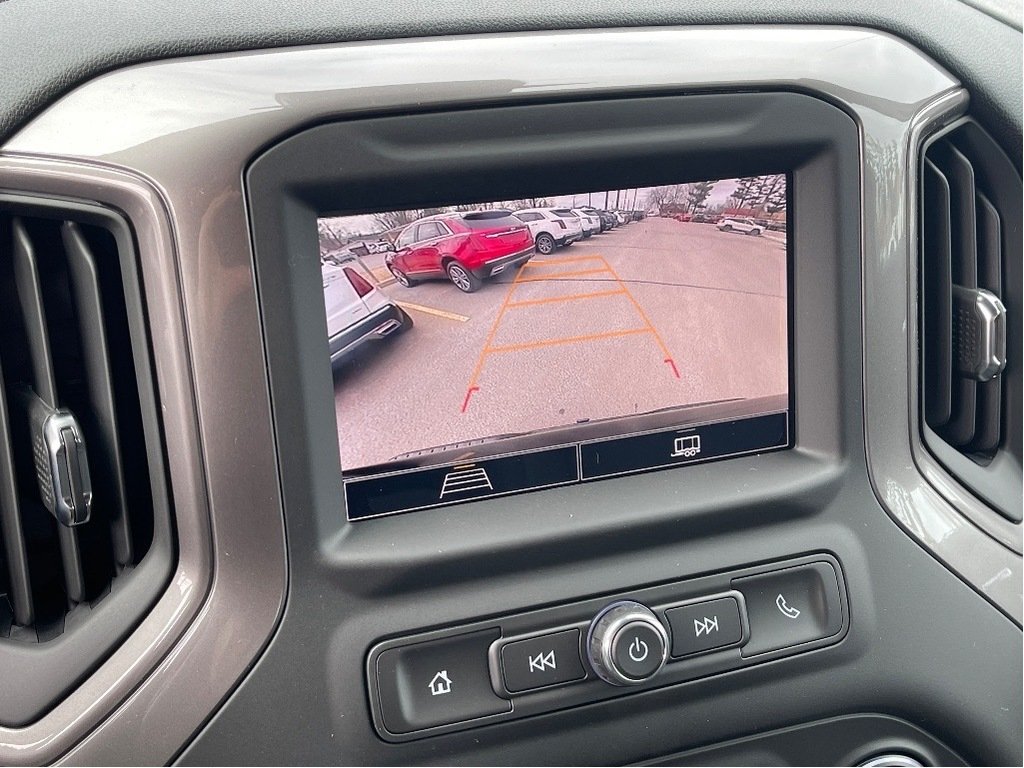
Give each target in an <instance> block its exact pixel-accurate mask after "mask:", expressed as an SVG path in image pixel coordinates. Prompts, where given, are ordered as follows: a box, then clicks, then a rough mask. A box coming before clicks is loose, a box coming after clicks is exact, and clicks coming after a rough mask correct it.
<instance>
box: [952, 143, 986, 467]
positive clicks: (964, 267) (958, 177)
mask: <svg viewBox="0 0 1024 768" xmlns="http://www.w3.org/2000/svg"><path fill="white" fill-rule="evenodd" d="M943 150H944V154H945V155H946V162H947V172H948V178H949V191H950V223H951V225H952V232H951V236H952V237H951V239H952V244H953V253H954V254H955V258H953V259H952V260H951V271H952V276H953V283H954V284H955V285H959V286H963V287H964V288H977V287H978V231H977V227H978V215H977V212H976V210H975V207H974V202H975V187H974V168H973V167H972V166H971V162H970V161H969V160H968V159H967V158H966V157H965V156H964V154H963V153H962V152H960V150H958V149H956V148H955V147H954V146H952V145H951V144H946V145H945V146H944V147H943ZM954 320H956V319H954ZM954 327H955V328H960V327H962V323H960V322H954ZM967 343H968V340H967V339H963V338H960V337H959V335H957V334H954V337H953V345H954V357H956V356H957V355H958V346H959V345H962V344H967ZM977 400H978V385H977V382H976V381H974V379H968V378H964V377H957V379H956V381H955V382H954V383H953V409H952V414H951V415H950V419H949V423H947V424H946V426H945V429H944V430H943V434H944V435H945V436H946V439H947V440H949V442H950V443H952V444H953V445H955V446H957V447H964V446H967V445H968V444H969V443H970V442H971V441H972V440H973V439H974V432H975V424H976V420H977V405H978V402H977Z"/></svg>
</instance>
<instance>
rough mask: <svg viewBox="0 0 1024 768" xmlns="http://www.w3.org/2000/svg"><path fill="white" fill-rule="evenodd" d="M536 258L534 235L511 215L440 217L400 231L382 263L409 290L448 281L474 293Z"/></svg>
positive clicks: (488, 213) (485, 213)
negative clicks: (426, 282)
mask: <svg viewBox="0 0 1024 768" xmlns="http://www.w3.org/2000/svg"><path fill="white" fill-rule="evenodd" d="M531 256H533V235H531V234H530V230H529V229H527V227H526V226H525V225H524V224H523V223H522V222H521V221H519V220H518V219H516V218H513V217H512V214H511V211H505V210H494V211H470V212H468V213H441V214H437V215H436V216H428V217H427V218H425V219H420V220H419V221H414V222H413V223H412V224H410V225H409V226H407V227H406V228H405V229H403V230H402V233H401V234H400V235H399V236H398V239H397V240H396V241H395V250H394V252H392V253H389V254H388V255H387V256H386V257H385V259H384V261H385V263H386V264H387V266H388V269H389V270H391V274H393V275H394V276H395V279H396V280H397V281H398V282H400V283H401V284H402V285H404V286H406V287H407V288H408V287H410V286H413V285H415V284H416V283H418V282H419V281H421V280H432V279H436V278H441V279H444V278H448V279H449V280H451V281H452V282H453V283H455V287H456V288H458V289H459V290H460V291H464V292H466V293H472V292H473V291H475V290H477V289H478V288H479V287H480V286H481V285H483V281H484V280H485V279H486V278H488V277H494V276H495V275H497V274H500V273H501V272H504V271H505V270H506V269H509V268H515V267H517V266H519V265H520V264H522V263H523V262H525V261H528V260H529V259H530V257H531Z"/></svg>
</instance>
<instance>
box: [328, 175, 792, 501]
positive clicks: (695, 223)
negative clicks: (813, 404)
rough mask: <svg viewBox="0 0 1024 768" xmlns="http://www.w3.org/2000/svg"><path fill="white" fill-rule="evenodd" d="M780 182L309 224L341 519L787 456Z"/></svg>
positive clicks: (737, 182)
mask: <svg viewBox="0 0 1024 768" xmlns="http://www.w3.org/2000/svg"><path fill="white" fill-rule="evenodd" d="M786 182H787V179H786V176H785V175H783V174H777V175H769V176H756V177H748V178H742V179H727V180H720V181H707V182H699V183H689V184H677V185H671V186H660V187H647V188H635V189H628V190H611V191H604V190H602V191H600V192H589V193H581V194H580V193H578V194H575V195H573V194H568V195H554V196H549V197H546V198H527V199H520V200H506V201H500V202H492V203H482V204H474V205H457V206H441V207H437V208H432V209H426V210H423V209H420V210H406V211H391V212H384V213H366V214H354V215H346V216H336V217H331V218H321V219H320V220H319V236H320V257H321V261H322V262H323V271H324V276H325V277H324V294H325V306H326V309H327V325H328V337H329V342H328V344H329V350H330V356H331V359H332V363H333V364H334V388H335V410H336V416H337V422H338V443H339V448H340V454H341V463H342V467H343V478H344V481H345V488H346V503H347V511H348V516H349V517H350V518H351V519H357V518H362V517H374V516H377V515H382V514H391V513H395V512H403V511H410V510H413V509H423V508H427V507H433V506H440V505H445V504H450V503H457V502H460V501H468V500H470V499H475V498H483V497H488V496H495V495H502V494H506V493H514V492H519V491H525V490H532V489H535V488H540V487H547V486H551V485H562V484H571V483H577V482H584V481H587V480H593V479H599V478H602V477H609V476H613V475H619V474H626V473H629V472H637V471H643V470H649V469H659V468H665V467H671V466H676V465H680V464H688V463H692V462H699V461H704V460H709V459H714V458H721V457H724V456H731V455H736V454H740V453H747V452H752V451H762V450H766V449H771V448H782V447H786V446H788V445H789V440H790V428H789V342H788V318H789V302H788V277H787V276H788V269H787V264H788V252H787V238H786V210H787V206H786V201H787V183H786ZM329 278H330V279H329ZM341 290H343V291H344V293H345V301H344V302H342V301H340V299H339V297H338V295H335V294H337V293H338V292H339V291H341ZM339 306H347V307H351V308H352V310H353V311H352V312H348V313H345V312H341V311H339ZM399 331H408V332H406V333H400V332H399ZM368 341H374V342H381V343H372V344H370V343H364V342H368ZM527 478H528V479H527Z"/></svg>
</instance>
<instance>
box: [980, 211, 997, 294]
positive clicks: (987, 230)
mask: <svg viewBox="0 0 1024 768" xmlns="http://www.w3.org/2000/svg"><path fill="white" fill-rule="evenodd" d="M977 210H978V287H979V288H984V289H985V290H987V291H992V293H994V294H995V295H996V296H1002V295H1003V274H1002V272H1003V223H1002V220H1001V219H1000V217H999V211H997V210H996V207H995V206H994V205H992V202H991V201H990V200H989V199H988V198H987V197H985V195H983V194H981V193H980V192H979V193H978V195H977Z"/></svg>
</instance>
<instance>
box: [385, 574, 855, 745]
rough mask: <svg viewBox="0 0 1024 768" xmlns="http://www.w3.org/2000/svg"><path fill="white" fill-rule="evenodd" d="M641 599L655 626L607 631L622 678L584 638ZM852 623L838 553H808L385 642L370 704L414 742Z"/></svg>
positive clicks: (760, 658) (825, 634)
mask: <svg viewBox="0 0 1024 768" xmlns="http://www.w3.org/2000/svg"><path fill="white" fill-rule="evenodd" d="M637 604H639V605H638V607H643V606H646V607H649V609H650V611H649V613H650V620H651V623H652V624H654V625H655V626H651V625H650V624H647V623H644V622H641V621H632V622H629V621H626V622H625V623H623V625H622V626H621V627H619V628H617V629H616V630H615V632H614V637H610V638H609V641H610V646H611V653H610V655H611V656H612V657H613V658H611V659H610V663H611V664H614V665H615V666H617V667H618V669H619V672H620V673H621V674H622V675H623V676H624V677H625V678H632V679H633V680H634V681H636V682H637V685H636V686H635V687H629V688H623V687H616V685H610V684H609V683H608V682H606V679H602V678H606V675H604V674H599V672H600V670H598V669H597V668H596V664H595V660H594V659H593V648H589V649H588V647H587V645H588V642H587V641H588V640H589V636H590V634H591V633H592V632H593V628H594V627H595V626H596V625H598V624H599V623H600V622H601V621H602V620H603V618H604V617H605V616H607V615H608V609H609V608H611V610H612V611H613V612H614V611H615V610H617V609H618V608H619V606H623V607H624V608H623V609H624V610H626V612H627V613H628V608H627V607H628V606H629V605H637ZM658 624H660V627H659V626H657V625H658ZM848 628H849V609H848V600H847V596H846V582H845V580H844V578H843V572H842V569H841V567H840V565H839V562H838V561H837V560H836V558H835V557H833V556H832V555H829V554H816V555H808V556H804V557H801V558H797V559H794V560H790V561H785V562H781V563H768V564H764V565H759V566H754V567H748V568H738V569H734V570H730V571H725V572H722V573H718V574H714V575H709V576H703V577H701V578H698V579H691V580H688V581H684V582H678V583H672V584H664V585H661V586H657V587H649V588H646V589H639V590H635V591H631V592H628V593H620V594H614V595H606V596H602V597H596V598H591V599H588V600H583V601H580V602H576V603H571V604H568V605H561V606H556V607H553V608H547V609H544V610H539V611H530V612H527V613H520V614H516V615H513V616H505V617H501V618H497V619H491V620H486V621H483V622H474V623H472V624H466V625H462V626H458V627H450V628H448V629H444V630H439V631H434V632H426V633H421V634H416V635H408V636H404V637H401V638H397V639H394V640H387V641H385V642H382V643H379V644H377V645H376V646H374V648H373V649H371V651H370V653H369V656H368V658H367V684H368V687H369V696H370V708H371V712H372V714H373V722H374V725H375V726H376V728H377V731H378V733H380V735H381V737H382V738H384V739H386V740H388V741H407V740H410V739H415V738H422V737H424V736H430V735H437V734H441V733H448V732H450V731H453V730H462V729H464V728H470V727H473V726H477V725H484V724H487V723H495V722H500V721H502V720H508V719H511V718H519V717H525V716H528V715H536V714H539V713H542V712H545V711H549V710H553V709H560V708H564V707H570V706H574V705H580V704H586V703H588V702H593V701H601V700H604V699H608V698H612V697H616V696H621V695H626V694H630V693H633V692H636V691H644V690H649V689H651V688H660V687H663V686H666V685H672V684H675V683H681V682H686V681H689V680H694V679H697V678H700V677H707V676H709V675H714V674H720V673H723V672H729V671H733V670H738V669H742V668H744V667H749V666H751V665H755V664H759V663H761V662H764V661H769V660H773V659H778V658H781V657H784V656H790V655H793V654H797V653H803V652H805V651H810V650H814V649H817V648H822V647H824V646H827V645H834V644H835V643H838V642H839V641H840V640H842V639H843V636H844V635H845V634H846V632H847V630H848ZM666 629H667V630H668V634H669V635H670V637H671V653H670V654H669V656H670V658H669V662H668V664H667V665H665V666H664V667H663V668H662V666H661V658H662V656H661V651H660V647H659V643H660V642H661V641H660V638H659V635H663V634H664V632H665V630H666ZM619 657H621V658H619Z"/></svg>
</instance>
